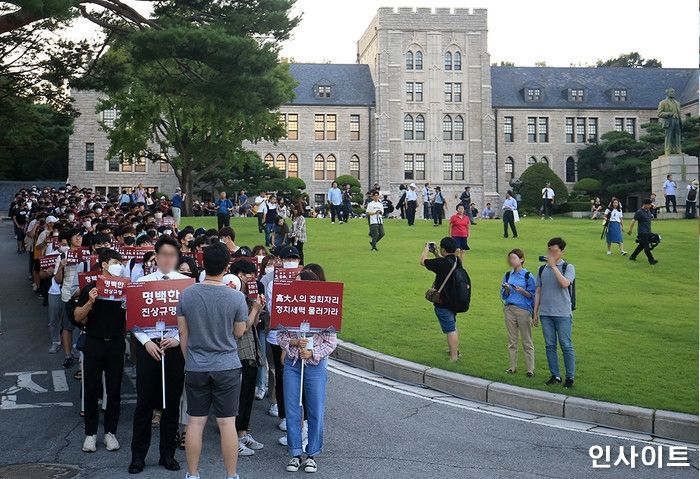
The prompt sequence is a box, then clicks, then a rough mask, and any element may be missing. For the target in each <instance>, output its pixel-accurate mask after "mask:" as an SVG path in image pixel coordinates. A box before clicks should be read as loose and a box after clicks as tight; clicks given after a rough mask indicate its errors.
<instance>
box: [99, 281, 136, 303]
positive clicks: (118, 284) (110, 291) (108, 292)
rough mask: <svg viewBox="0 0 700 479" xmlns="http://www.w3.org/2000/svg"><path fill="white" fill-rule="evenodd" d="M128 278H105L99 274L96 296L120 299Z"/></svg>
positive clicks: (124, 293) (123, 294)
mask: <svg viewBox="0 0 700 479" xmlns="http://www.w3.org/2000/svg"><path fill="white" fill-rule="evenodd" d="M128 283H129V280H128V279H126V278H121V277H116V276H113V277H111V278H105V277H104V276H99V277H98V278H97V285H96V286H97V296H98V297H100V298H102V299H113V300H121V299H123V298H124V296H125V295H126V291H125V289H126V285H127V284H128Z"/></svg>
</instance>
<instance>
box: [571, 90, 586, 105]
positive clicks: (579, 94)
mask: <svg viewBox="0 0 700 479" xmlns="http://www.w3.org/2000/svg"><path fill="white" fill-rule="evenodd" d="M569 101H572V102H582V101H583V88H570V89H569Z"/></svg>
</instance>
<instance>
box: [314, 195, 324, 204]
mask: <svg viewBox="0 0 700 479" xmlns="http://www.w3.org/2000/svg"><path fill="white" fill-rule="evenodd" d="M314 202H315V203H316V204H317V205H324V204H325V203H326V195H324V194H323V193H316V194H315V195H314Z"/></svg>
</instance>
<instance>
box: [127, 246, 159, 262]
mask: <svg viewBox="0 0 700 479" xmlns="http://www.w3.org/2000/svg"><path fill="white" fill-rule="evenodd" d="M149 251H155V246H153V245H150V246H122V247H120V248H119V254H121V255H122V259H124V261H130V260H132V259H133V260H134V262H136V263H142V262H143V255H145V254H146V253H148V252H149Z"/></svg>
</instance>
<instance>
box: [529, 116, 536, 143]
mask: <svg viewBox="0 0 700 479" xmlns="http://www.w3.org/2000/svg"><path fill="white" fill-rule="evenodd" d="M527 141H528V143H536V142H537V118H535V117H534V116H530V117H528V118H527Z"/></svg>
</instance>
